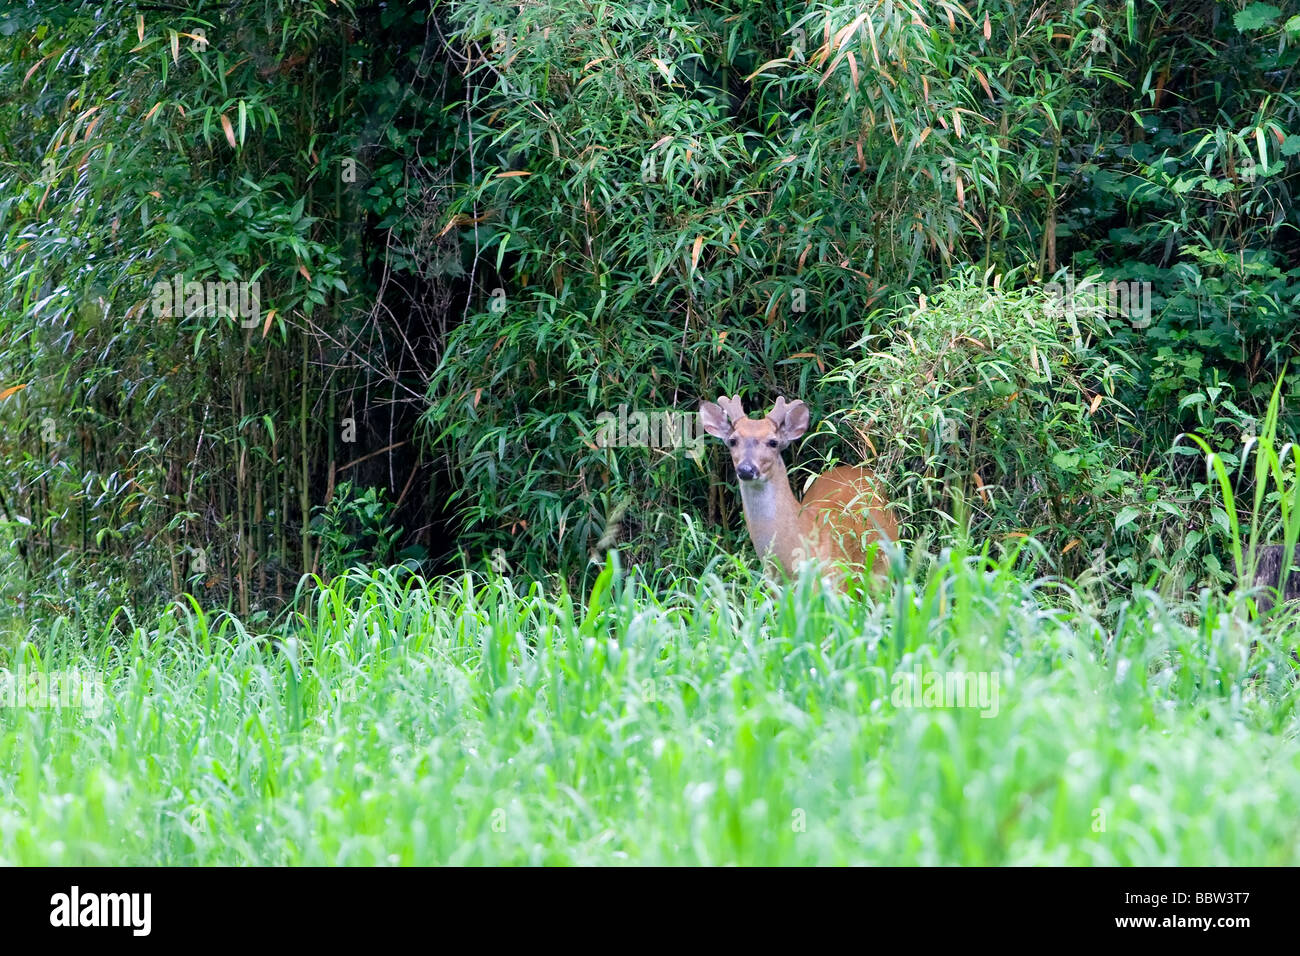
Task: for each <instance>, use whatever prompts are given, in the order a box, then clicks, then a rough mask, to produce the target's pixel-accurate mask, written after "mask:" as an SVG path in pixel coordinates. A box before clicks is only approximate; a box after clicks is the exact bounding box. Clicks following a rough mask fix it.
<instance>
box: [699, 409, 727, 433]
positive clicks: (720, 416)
mask: <svg viewBox="0 0 1300 956" xmlns="http://www.w3.org/2000/svg"><path fill="white" fill-rule="evenodd" d="M700 424H701V425H703V426H704V430H705V431H706V432H708V433H709V434H710V435H712V436H713V437H714V438H721V439H722V440H723V441H726V440H727V439H728V438H729V437H731V422H730V420H729V419H728V418H727V413H726V412H724V411H723V410H722V408H721V407H720V406H718V405H715V404H713V402H700Z"/></svg>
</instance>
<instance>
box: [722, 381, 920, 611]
mask: <svg viewBox="0 0 1300 956" xmlns="http://www.w3.org/2000/svg"><path fill="white" fill-rule="evenodd" d="M700 421H701V423H702V424H703V425H704V429H705V431H707V432H708V433H709V434H710V435H713V436H715V437H717V438H719V439H721V440H722V441H723V442H724V443H725V444H726V445H727V446H728V448H729V450H730V451H731V461H732V464H733V465H734V466H735V467H736V473H737V476H738V477H739V478H740V487H741V501H742V503H743V505H744V510H745V525H746V527H747V528H748V529H749V537H750V540H751V541H753V543H754V547H755V549H756V550H757V551H758V552H759V555H760V556H761V557H763V558H764V559H770V560H773V561H775V562H776V564H778V565H779V566H780V567H781V569H782V570H783V571H784V572H785V573H786V574H787V575H792V574H794V573H795V570H796V569H797V567H798V565H799V563H800V561H802V560H804V559H808V558H811V559H813V560H815V561H816V562H817V563H818V565H820V566H821V567H822V568H823V570H824V572H825V573H827V574H829V575H830V576H831V577H832V579H833V580H834V581H835V583H836V584H837V585H840V586H842V584H843V579H842V577H841V576H840V574H839V569H838V566H840V565H848V566H850V567H852V568H862V567H863V565H864V563H865V560H866V551H867V548H868V547H869V546H870V545H871V544H872V543H873V542H876V541H881V540H888V541H893V540H895V539H896V538H897V537H898V525H897V523H896V522H895V521H894V518H893V516H892V515H891V514H890V513H889V512H888V511H887V510H886V505H885V500H884V498H883V497H882V496H881V495H880V494H879V491H878V489H877V487H876V480H875V476H874V475H872V473H871V472H870V471H868V470H867V469H865V468H861V467H857V466H853V465H841V466H839V467H838V468H832V469H831V470H830V471H828V472H826V473H824V474H822V475H819V476H818V477H817V479H816V480H815V481H814V482H813V483H812V486H811V487H810V488H809V489H808V493H807V494H806V495H804V498H803V501H800V500H799V499H798V498H796V497H795V495H794V492H793V491H791V490H790V479H789V477H788V475H787V473H786V469H785V460H784V459H783V458H782V454H781V453H782V452H783V451H784V450H785V448H786V447H787V446H788V445H789V444H790V442H791V441H793V440H794V439H795V438H798V437H799V436H800V435H802V434H803V433H804V432H805V431H806V430H807V428H808V424H809V415H808V407H807V406H806V405H805V404H804V403H803V402H801V401H795V402H786V400H785V398H784V397H782V398H778V399H777V400H776V406H775V407H774V408H773V409H772V411H771V412H770V413H769V414H768V415H767V416H766V417H764V418H758V419H755V418H747V417H746V416H745V413H744V408H743V407H742V406H741V404H740V399H739V398H737V397H734V396H733V397H732V398H727V397H726V396H723V397H722V398H719V399H718V401H717V403H716V404H715V403H714V402H703V403H701V405H700ZM887 565H888V561H887V559H885V558H884V556H883V554H882V555H880V556H879V557H878V559H877V561H876V565H875V568H874V570H875V571H876V573H881V572H882V571H884V570H885V568H886V567H887Z"/></svg>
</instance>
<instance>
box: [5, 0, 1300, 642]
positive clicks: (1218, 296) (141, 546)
mask: <svg viewBox="0 0 1300 956" xmlns="http://www.w3.org/2000/svg"><path fill="white" fill-rule="evenodd" d="M1297 13H1298V11H1296V10H1295V9H1291V8H1290V6H1289V5H1288V6H1274V5H1269V4H1263V3H1254V2H1233V3H1196V2H1193V3H1185V4H1174V5H1171V4H1158V3H1151V2H1144V0H1127V2H1099V3H1092V2H1069V3H1045V4H1044V3H1025V2H1012V0H1006V2H991V0H990V2H984V0H981V2H967V3H947V2H940V3H935V4H919V3H901V2H899V3H894V2H888V0H881V2H876V3H870V4H859V3H813V4H802V3H801V4H785V3H773V4H762V5H754V4H749V3H740V2H734V0H722V2H718V3H709V4H703V3H693V2H687V0H668V2H664V3H658V4H630V3H616V2H611V3H576V2H570V0H546V2H539V3H532V4H524V5H522V6H521V5H519V4H507V3H503V2H498V0H458V2H443V0H435V2H432V3H430V4H428V5H420V4H411V5H405V6H402V5H392V4H389V5H371V4H363V3H356V2H351V0H340V2H337V3H336V2H332V0H294V2H290V0H259V2H245V0H226V2H219V3H218V2H194V3H191V4H188V5H187V6H186V9H184V10H181V9H178V8H173V7H170V6H167V5H158V4H145V3H141V4H131V3H124V4H117V5H112V6H102V5H100V4H96V3H89V2H55V3H45V2H42V3H36V2H16V3H15V2H11V3H9V4H7V5H6V6H5V7H4V9H3V12H2V13H0V90H3V94H0V95H3V96H4V99H5V103H4V109H3V110H0V187H2V188H0V272H2V273H3V275H4V276H5V282H4V285H3V288H2V289H0V332H2V334H0V389H2V391H0V394H2V395H3V396H4V397H3V399H0V461H2V462H3V466H4V468H5V469H6V472H7V474H6V476H5V481H4V482H3V488H4V494H3V500H2V501H0V521H3V522H4V528H5V530H6V533H7V536H8V538H9V539H10V541H11V542H12V547H11V548H10V550H9V551H8V560H9V562H10V564H11V567H10V569H9V573H7V574H6V575H4V577H3V580H4V582H5V584H4V587H5V589H6V598H7V601H8V604H9V606H10V607H12V608H15V609H17V611H18V612H19V613H21V614H22V615H23V616H24V618H26V619H27V620H29V621H30V620H39V619H41V617H42V616H44V615H57V614H60V613H65V612H66V611H67V610H68V609H69V608H68V604H69V602H73V603H75V604H76V605H77V607H76V610H78V611H79V612H81V613H84V614H85V615H87V616H90V617H92V618H95V617H98V618H101V619H104V618H106V617H107V615H108V613H109V611H110V609H111V608H113V607H115V606H117V605H118V604H121V603H123V602H130V601H135V602H143V601H151V600H157V601H163V600H166V599H168V598H170V597H172V596H174V595H175V594H177V593H179V592H182V591H187V590H188V591H194V592H196V593H199V594H202V595H206V597H207V599H208V600H211V601H213V602H216V603H229V604H231V605H233V606H235V607H236V608H237V609H238V610H239V611H240V612H241V613H243V614H248V615H252V616H253V617H254V618H256V616H257V615H259V614H274V613H276V612H277V610H278V609H279V608H280V607H282V606H283V605H284V604H285V602H287V601H288V600H289V599H290V598H291V596H292V594H293V592H294V589H295V587H296V586H297V584H298V581H299V578H300V576H301V575H302V574H304V573H307V572H315V573H316V574H318V575H321V576H323V577H325V578H327V579H328V578H330V577H331V576H333V575H335V574H338V573H340V572H341V571H343V570H344V569H345V568H346V567H348V566H350V565H352V564H355V563H367V562H370V563H398V562H405V563H406V564H408V566H413V567H419V568H421V569H423V570H425V571H436V570H440V569H444V568H447V567H449V566H451V565H453V564H456V563H459V562H461V561H468V562H470V563H479V562H482V561H485V560H492V561H494V562H496V563H497V564H498V565H499V566H509V567H512V568H517V569H519V570H521V571H526V572H527V573H529V574H531V575H534V576H542V575H550V574H559V575H562V576H565V577H568V578H570V579H577V578H580V577H582V576H583V575H585V574H586V573H587V572H588V569H589V567H591V563H592V562H593V560H594V561H595V562H597V563H600V564H603V558H604V554H605V552H606V551H607V550H608V549H609V548H611V547H617V548H618V549H619V550H620V551H621V552H622V553H623V555H624V560H625V561H626V562H629V563H643V564H647V565H655V566H658V567H660V568H662V569H665V570H668V571H673V570H676V571H681V572H686V573H691V572H694V571H696V570H698V568H699V567H700V566H702V564H703V562H704V560H705V558H704V556H705V555H706V554H708V553H711V551H712V550H714V549H716V547H717V546H718V542H720V543H721V545H722V546H724V547H732V548H735V549H737V550H740V549H741V548H742V537H741V535H743V529H742V526H741V523H740V521H739V514H738V504H737V501H736V496H735V495H734V493H733V492H732V490H731V478H730V475H729V473H728V465H727V463H726V461H725V460H724V457H723V456H722V455H721V453H720V451H719V450H717V449H713V448H709V449H708V451H707V452H706V453H705V454H704V455H703V456H700V457H693V456H690V455H688V454H686V453H685V450H683V449H680V448H663V447H660V448H610V447H602V446H601V445H600V444H598V443H597V442H596V441H594V440H593V433H594V431H595V429H596V426H597V419H598V417H599V416H600V415H601V413H602V412H610V411H615V410H617V408H618V407H619V406H620V405H627V406H628V407H629V408H632V409H636V410H643V411H647V412H648V411H651V410H668V409H671V410H677V411H687V412H689V411H690V410H692V409H693V408H694V407H695V404H696V402H697V401H698V400H699V399H700V398H701V397H713V396H716V395H717V394H719V393H722V392H726V393H727V394H732V393H739V394H741V395H742V396H743V397H744V398H745V399H746V400H747V403H748V406H749V407H750V408H751V409H757V408H761V407H765V406H766V405H767V404H769V403H770V402H771V401H772V400H773V399H774V398H775V396H776V395H777V394H784V395H786V396H799V397H802V398H804V399H805V400H807V401H809V402H810V404H812V405H813V407H814V409H815V410H816V412H817V415H818V417H819V419H820V427H819V429H818V433H817V434H816V435H815V436H814V437H812V438H811V439H809V440H807V441H805V442H804V443H803V445H802V446H801V447H800V448H799V449H798V450H797V452H798V459H799V462H798V463H799V464H800V465H801V466H803V467H804V468H805V469H808V470H815V469H816V468H817V467H819V466H820V465H821V464H822V463H824V462H825V461H826V460H828V459H830V458H836V457H838V458H845V459H850V458H852V459H856V458H866V459H868V460H870V461H872V462H873V463H875V465H876V467H878V468H879V469H881V470H882V472H883V473H885V474H887V475H888V476H889V478H890V481H891V485H892V486H893V487H894V488H895V491H896V498H897V499H898V506H899V509H900V512H901V513H900V518H901V519H902V520H903V523H904V527H905V528H906V529H907V531H908V534H909V536H910V537H912V538H914V539H917V540H922V541H927V542H929V541H933V540H938V541H944V540H952V539H953V538H955V537H974V538H977V539H981V540H991V541H1006V540H1008V539H1012V538H1017V537H1018V536H1022V535H1034V536H1036V537H1037V538H1039V539H1040V540H1041V541H1042V542H1044V544H1045V545H1046V552H1047V554H1048V555H1049V556H1050V557H1049V558H1048V561H1049V563H1050V564H1051V565H1052V566H1053V567H1054V569H1055V570H1057V571H1059V572H1061V573H1065V574H1068V575H1071V576H1076V577H1078V576H1083V577H1084V578H1085V579H1092V580H1095V581H1097V582H1100V584H1099V585H1098V586H1103V587H1121V588H1122V587H1124V586H1126V585H1128V584H1131V583H1134V582H1140V583H1150V584H1159V585H1161V586H1166V587H1169V588H1173V589H1178V590H1186V589H1192V588H1195V587H1197V586H1199V585H1203V584H1224V583H1227V581H1228V580H1229V579H1230V563H1229V562H1228V560H1227V558H1226V551H1225V541H1226V537H1227V533H1228V521H1227V517H1226V515H1225V514H1224V513H1223V509H1222V508H1221V507H1220V506H1219V505H1217V504H1216V503H1215V502H1216V500H1217V499H1216V498H1215V496H1214V494H1212V488H1211V486H1210V484H1209V480H1208V478H1207V474H1206V470H1205V468H1204V464H1203V461H1202V456H1201V454H1200V451H1199V449H1198V448H1197V447H1196V446H1195V445H1194V444H1193V443H1190V442H1188V441H1187V440H1186V439H1183V440H1181V441H1179V440H1178V439H1179V436H1180V435H1182V434H1184V433H1191V434H1195V435H1197V436H1199V437H1201V438H1203V439H1204V440H1205V441H1206V442H1208V443H1209V445H1210V446H1211V447H1214V448H1219V449H1224V450H1225V460H1227V461H1228V463H1229V464H1230V465H1231V464H1234V463H1236V461H1237V457H1236V456H1238V454H1239V451H1240V449H1241V447H1242V443H1243V438H1244V437H1249V436H1250V435H1252V434H1254V433H1255V432H1256V431H1257V429H1258V425H1259V420H1260V418H1261V417H1262V415H1263V411H1264V408H1265V406H1266V404H1267V400H1268V397H1269V395H1270V394H1271V393H1272V390H1273V387H1274V385H1275V384H1276V383H1277V382H1278V381H1279V379H1281V378H1282V377H1283V376H1284V375H1285V376H1286V377H1285V380H1284V382H1283V390H1282V414H1281V420H1280V426H1279V427H1280V430H1281V432H1282V433H1283V435H1285V436H1294V435H1295V433H1296V431H1297V425H1298V424H1300V418H1298V414H1300V413H1297V407H1298V406H1297V403H1296V397H1297V390H1298V389H1300V377H1297V374H1298V373H1297V372H1289V373H1287V372H1285V369H1286V367H1287V365H1286V363H1287V362H1288V360H1289V359H1291V358H1293V357H1294V356H1295V353H1296V351H1297V348H1298V347H1300V329H1298V328H1297V322H1296V315H1297V303H1298V300H1300V269H1297V266H1296V263H1297V261H1300V256H1298V255H1297V253H1298V252H1300V239H1298V237H1297V225H1298V219H1297V216H1298V213H1297V211H1296V206H1295V203H1294V202H1293V201H1292V193H1293V191H1294V189H1295V186H1296V182H1297V175H1298V174H1300V161H1298V160H1297V154H1300V122H1297V104H1296V100H1295V98H1294V95H1293V93H1292V89H1293V87H1294V83H1293V75H1294V71H1295V65H1296V59H1297V43H1298V42H1300V16H1297ZM177 273H181V274H183V275H184V276H185V277H186V278H194V279H199V280H205V279H213V280H216V279H234V280H242V281H252V280H254V279H255V280H257V281H258V282H259V283H260V288H261V298H262V303H263V313H262V315H261V317H260V318H261V320H262V324H260V325H259V326H257V327H255V328H251V329H245V328H243V327H242V326H241V324H240V323H239V322H238V321H237V320H235V319H233V318H231V317H216V316H211V317H195V316H187V317H184V318H180V319H176V318H167V319H162V320H160V319H158V318H156V317H155V316H153V315H152V313H151V311H150V310H149V309H148V308H147V307H146V306H147V303H148V296H149V290H150V289H151V287H152V285H153V283H154V282H156V281H159V280H160V279H161V280H167V279H170V277H171V276H173V275H175V274H177ZM1089 280H1090V281H1092V282H1094V283H1097V284H1102V285H1104V284H1105V283H1107V282H1110V281H1112V280H1114V281H1119V282H1123V283H1133V282H1137V283H1150V291H1151V295H1150V302H1151V314H1150V316H1149V320H1148V317H1142V318H1141V320H1139V321H1130V320H1129V318H1127V317H1124V316H1116V315H1111V314H1106V310H1104V309H1102V310H1099V309H1095V308H1079V309H1071V310H1066V312H1065V313H1064V314H1063V313H1062V312H1061V310H1053V308H1052V307H1051V304H1052V297H1051V294H1050V291H1048V290H1049V288H1050V287H1049V286H1048V285H1047V284H1048V283H1051V282H1057V283H1066V282H1073V283H1075V284H1076V285H1082V284H1084V283H1085V282H1087V281H1089ZM807 473H808V471H807V470H805V471H803V472H801V474H804V475H806V474H807ZM1283 478H1284V481H1288V480H1289V481H1294V469H1293V468H1292V469H1291V471H1289V472H1288V473H1287V475H1284V476H1283ZM1234 480H1235V481H1237V482H1239V483H1240V487H1239V488H1238V489H1237V490H1238V491H1239V492H1240V493H1242V494H1248V493H1250V492H1251V491H1252V490H1253V489H1252V485H1251V479H1250V478H1249V477H1248V476H1236V475H1235V473H1234Z"/></svg>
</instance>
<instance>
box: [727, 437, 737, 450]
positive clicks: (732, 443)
mask: <svg viewBox="0 0 1300 956" xmlns="http://www.w3.org/2000/svg"><path fill="white" fill-rule="evenodd" d="M727 446H728V447H729V448H735V447H736V439H734V438H729V439H727Z"/></svg>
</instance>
